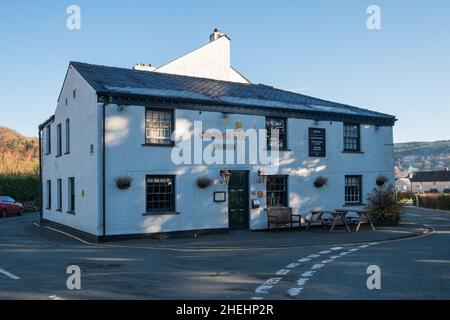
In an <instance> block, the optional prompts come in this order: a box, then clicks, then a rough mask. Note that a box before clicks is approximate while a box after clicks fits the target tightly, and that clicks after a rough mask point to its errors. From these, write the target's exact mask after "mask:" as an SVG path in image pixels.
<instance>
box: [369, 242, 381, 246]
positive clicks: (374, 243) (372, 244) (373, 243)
mask: <svg viewBox="0 0 450 320" xmlns="http://www.w3.org/2000/svg"><path fill="white" fill-rule="evenodd" d="M369 244H370V245H371V246H374V245H376V244H379V242H371V243H369Z"/></svg>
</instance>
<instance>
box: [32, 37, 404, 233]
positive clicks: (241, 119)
mask: <svg viewBox="0 0 450 320" xmlns="http://www.w3.org/2000/svg"><path fill="white" fill-rule="evenodd" d="M395 121H396V119H395V117H394V116H392V115H387V114H383V113H379V112H375V111H370V110H367V109H362V108H357V107H353V106H349V105H345V104H340V103H335V102H330V101H325V100H321V99H318V98H313V97H309V96H305V95H301V94H297V93H293V92H289V91H284V90H280V89H276V88H273V87H271V86H267V85H262V84H252V83H250V81H249V80H247V79H246V78H245V77H244V76H243V75H241V74H240V73H239V72H238V71H236V70H235V69H234V68H233V67H231V65H230V39H229V37H228V36H227V35H225V34H223V33H221V32H220V31H218V30H217V29H216V30H214V32H213V34H211V36H210V41H209V43H207V44H206V45H204V46H202V47H200V48H199V49H197V50H194V51H192V52H190V53H188V54H186V55H184V56H182V57H180V58H178V59H176V60H173V61H172V62H170V63H168V64H166V65H164V66H162V67H159V68H156V67H154V66H152V65H148V64H138V65H136V66H135V67H133V68H132V69H124V68H115V67H107V66H99V65H92V64H86V63H79V62H71V63H70V64H69V67H68V70H67V74H66V77H65V80H64V83H63V86H62V89H61V92H60V95H59V98H58V103H57V107H56V111H55V114H54V115H53V116H51V117H50V118H49V119H48V120H47V121H45V122H44V123H42V124H41V125H40V127H39V135H40V141H41V152H40V160H41V183H42V199H43V201H42V210H41V211H42V213H41V220H42V222H43V223H47V224H49V225H55V226H58V227H60V228H65V230H68V231H72V232H74V233H78V234H82V235H85V236H87V237H91V238H94V239H97V240H108V239H113V238H116V237H124V236H125V237H135V236H142V235H144V236H158V235H161V234H166V233H169V234H172V233H180V232H181V233H197V232H212V231H222V230H229V229H250V230H262V229H267V208H269V207H271V206H283V207H290V208H292V211H293V213H294V214H301V215H302V216H303V217H305V216H306V215H307V214H308V213H309V212H310V211H311V210H314V209H325V210H333V209H336V208H341V207H352V208H360V207H364V206H365V205H366V204H367V202H366V198H367V194H368V193H369V192H370V191H371V190H372V189H373V188H374V187H376V180H377V178H378V177H379V176H384V177H387V178H388V179H389V180H390V182H391V183H393V182H394V173H393V137H392V127H393V125H394V123H395ZM241 146H243V149H241ZM238 149H240V150H241V151H242V152H241V153H239V152H237V151H238Z"/></svg>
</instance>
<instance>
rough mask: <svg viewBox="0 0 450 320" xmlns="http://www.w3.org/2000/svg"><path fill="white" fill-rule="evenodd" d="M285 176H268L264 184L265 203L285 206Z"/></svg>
mask: <svg viewBox="0 0 450 320" xmlns="http://www.w3.org/2000/svg"><path fill="white" fill-rule="evenodd" d="M286 185H287V177H284V176H268V177H267V184H266V192H267V205H268V206H284V207H287V191H286V190H287V188H286Z"/></svg>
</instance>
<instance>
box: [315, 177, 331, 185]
mask: <svg viewBox="0 0 450 320" xmlns="http://www.w3.org/2000/svg"><path fill="white" fill-rule="evenodd" d="M327 182H328V178H327V177H322V176H320V177H317V178H316V179H315V180H314V187H316V188H322V187H323V186H324V185H326V184H327Z"/></svg>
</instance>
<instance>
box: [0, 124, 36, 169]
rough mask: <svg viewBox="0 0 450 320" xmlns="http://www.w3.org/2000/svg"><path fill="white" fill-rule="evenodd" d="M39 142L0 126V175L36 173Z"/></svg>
mask: <svg viewBox="0 0 450 320" xmlns="http://www.w3.org/2000/svg"><path fill="white" fill-rule="evenodd" d="M38 156H39V144H38V139H37V138H28V137H25V136H23V135H21V134H20V133H17V132H15V131H14V130H11V129H9V128H6V127H0V175H5V174H37V173H38V172H39V161H38Z"/></svg>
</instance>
